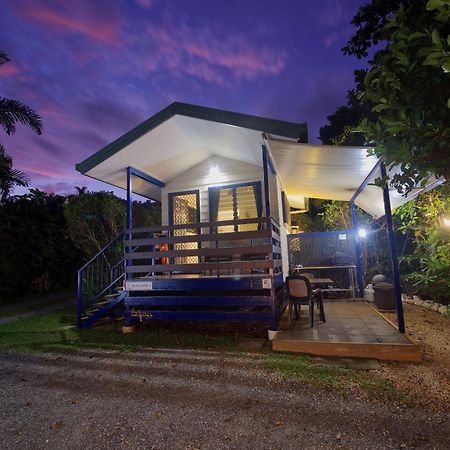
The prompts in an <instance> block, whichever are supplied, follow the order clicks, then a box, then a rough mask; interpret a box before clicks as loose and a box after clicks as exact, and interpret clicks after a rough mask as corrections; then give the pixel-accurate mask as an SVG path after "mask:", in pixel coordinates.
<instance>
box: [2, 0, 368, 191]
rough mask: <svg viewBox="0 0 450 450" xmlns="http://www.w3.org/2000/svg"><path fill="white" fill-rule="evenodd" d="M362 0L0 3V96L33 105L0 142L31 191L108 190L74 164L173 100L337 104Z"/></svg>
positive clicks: (303, 113) (276, 110) (313, 120)
mask: <svg viewBox="0 0 450 450" xmlns="http://www.w3.org/2000/svg"><path fill="white" fill-rule="evenodd" d="M364 3H367V1H366V0H360V1H359V0H314V1H311V0H291V1H288V0H237V1H234V0H123V1H114V0H95V1H94V0H77V1H65V0H59V1H58V0H46V1H44V0H42V1H38V0H0V14H1V22H2V26H1V28H0V50H2V51H3V52H5V53H7V54H8V55H9V57H10V59H11V62H10V63H7V64H5V65H3V66H0V95H1V96H3V97H9V98H15V99H20V100H22V101H24V102H26V103H27V104H28V105H30V106H32V107H33V108H34V109H35V110H36V111H37V112H38V113H39V114H40V115H41V116H42V119H43V122H44V133H43V135H42V136H38V135H36V134H34V133H33V132H32V131H31V130H28V129H27V128H25V127H24V126H20V127H19V128H18V131H17V133H16V134H15V135H14V136H12V137H7V136H5V135H4V134H0V142H1V143H2V144H3V145H4V146H5V147H6V150H7V152H8V153H10V154H11V155H12V156H13V158H14V161H15V166H16V167H17V168H19V169H21V170H23V171H25V172H27V173H28V174H29V176H30V178H31V181H32V183H31V185H32V187H38V188H40V189H42V190H45V191H48V192H57V193H69V192H73V187H74V186H75V185H78V186H81V185H86V186H88V187H89V188H91V189H110V187H109V186H107V185H105V184H102V183H99V182H94V181H92V180H90V179H89V178H87V177H84V176H82V175H80V174H78V172H76V171H75V167H74V166H75V164H76V163H77V162H80V161H82V160H83V159H85V158H86V157H87V156H89V155H91V154H93V153H94V152H96V151H97V150H99V149H100V148H101V147H103V146H104V145H106V144H108V143H109V142H111V141H112V140H113V139H115V138H117V137H118V136H120V135H121V134H123V133H124V132H126V131H128V130H129V129H130V128H132V127H134V126H135V125H137V124H139V123H140V122H141V121H143V120H144V119H146V118H148V117H150V116H151V115H153V114H154V113H156V112H158V111H159V110H160V109H162V108H164V107H165V106H167V105H168V104H169V103H171V102H173V101H181V102H188V103H194V104H199V105H203V106H210V107H214V108H221V109H227V110H231V111H237V112H243V113H248V114H256V115H261V116H266V117H271V118H276V119H282V120H289V121H294V122H307V123H308V128H309V141H310V142H318V138H317V136H318V131H319V128H320V126H321V125H323V124H324V123H325V121H326V116H327V115H329V114H330V113H332V112H333V111H334V110H335V108H336V107H338V106H339V105H342V104H343V103H344V102H345V94H346V91H347V90H348V89H351V88H352V87H353V71H354V70H355V69H356V68H359V67H362V66H363V64H364V62H363V61H358V60H357V59H356V58H353V57H348V56H343V55H342V53H341V48H342V47H343V45H344V44H345V43H346V41H347V40H348V38H349V37H350V36H351V34H352V32H353V27H352V26H351V25H350V20H351V18H352V17H353V16H354V14H355V13H356V11H357V9H358V7H359V6H360V5H362V4H364Z"/></svg>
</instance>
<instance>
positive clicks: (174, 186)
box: [161, 156, 264, 225]
mask: <svg viewBox="0 0 450 450" xmlns="http://www.w3.org/2000/svg"><path fill="white" fill-rule="evenodd" d="M213 167H217V170H218V171H220V174H217V173H216V174H213V175H210V171H211V168H213ZM213 172H214V169H213ZM255 181H259V182H261V190H262V201H263V207H264V185H263V170H262V167H259V166H255V165H253V164H248V163H244V162H241V161H237V160H234V159H228V158H223V157H221V156H212V157H211V158H208V159H207V160H205V161H203V162H201V163H200V164H197V165H196V166H194V167H192V168H190V169H188V170H186V171H185V172H183V173H181V174H180V175H178V176H177V177H176V178H174V179H173V180H171V181H169V182H167V183H166V186H165V187H164V188H162V197H161V214H162V224H163V225H167V224H168V222H169V207H168V194H169V193H174V192H183V191H191V190H195V189H198V190H199V191H200V220H201V221H202V222H207V221H209V204H208V200H209V199H208V188H209V187H213V186H222V185H227V184H236V183H247V182H248V183H250V182H255ZM263 215H264V208H263Z"/></svg>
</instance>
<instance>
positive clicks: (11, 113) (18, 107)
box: [0, 97, 42, 134]
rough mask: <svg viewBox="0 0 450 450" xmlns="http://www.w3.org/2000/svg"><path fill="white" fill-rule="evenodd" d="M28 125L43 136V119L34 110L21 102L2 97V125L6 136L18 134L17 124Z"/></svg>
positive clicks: (0, 101) (0, 108) (0, 98)
mask: <svg viewBox="0 0 450 450" xmlns="http://www.w3.org/2000/svg"><path fill="white" fill-rule="evenodd" d="M17 122H20V123H22V124H24V125H28V126H29V127H31V128H32V129H33V130H34V131H36V133H37V134H42V119H41V117H40V116H39V114H38V113H36V111H34V109H33V108H30V107H29V106H27V105H25V103H22V102H21V101H19V100H12V99H9V98H3V97H0V125H1V126H2V127H3V129H4V130H5V132H6V134H14V133H15V132H16V124H17Z"/></svg>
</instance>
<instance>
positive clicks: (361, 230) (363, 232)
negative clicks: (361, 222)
mask: <svg viewBox="0 0 450 450" xmlns="http://www.w3.org/2000/svg"><path fill="white" fill-rule="evenodd" d="M358 236H359V237H360V238H361V239H365V238H366V237H367V230H366V229H365V228H359V229H358Z"/></svg>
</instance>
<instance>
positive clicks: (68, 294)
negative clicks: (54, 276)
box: [0, 289, 75, 318]
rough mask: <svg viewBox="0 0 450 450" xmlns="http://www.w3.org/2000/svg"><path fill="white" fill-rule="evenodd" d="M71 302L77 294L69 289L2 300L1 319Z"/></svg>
mask: <svg viewBox="0 0 450 450" xmlns="http://www.w3.org/2000/svg"><path fill="white" fill-rule="evenodd" d="M70 300H72V301H73V302H74V301H75V293H74V292H73V291H71V290H67V289H65V290H61V291H54V292H50V293H47V294H41V295H29V296H24V297H22V298H16V299H9V300H7V299H0V318H2V317H11V316H17V315H19V314H24V313H28V312H31V311H36V310H38V309H42V308H47V307H51V306H53V305H56V304H60V303H62V302H64V301H66V302H67V301H70Z"/></svg>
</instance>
